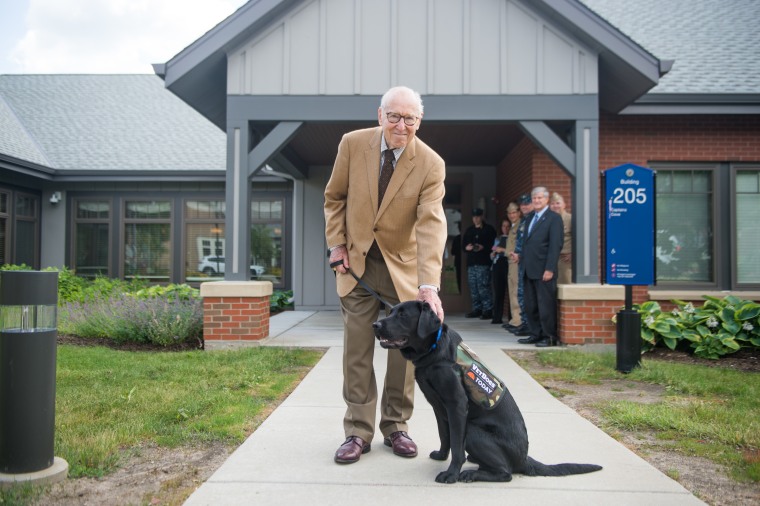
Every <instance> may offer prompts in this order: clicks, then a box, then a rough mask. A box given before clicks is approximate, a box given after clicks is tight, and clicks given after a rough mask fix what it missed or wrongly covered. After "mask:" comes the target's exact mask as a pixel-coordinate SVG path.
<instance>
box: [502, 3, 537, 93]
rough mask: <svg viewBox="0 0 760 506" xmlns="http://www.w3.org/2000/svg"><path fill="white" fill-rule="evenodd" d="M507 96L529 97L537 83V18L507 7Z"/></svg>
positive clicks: (515, 6) (512, 6)
mask: <svg viewBox="0 0 760 506" xmlns="http://www.w3.org/2000/svg"><path fill="white" fill-rule="evenodd" d="M506 67H507V83H506V84H507V86H506V87H507V90H506V92H507V93H514V94H516V95H532V94H534V93H536V92H537V91H536V90H537V84H538V19H537V18H535V17H533V16H532V15H531V14H530V13H528V12H527V11H525V10H523V9H522V8H521V7H519V6H517V5H515V4H513V3H510V4H509V5H507V61H506Z"/></svg>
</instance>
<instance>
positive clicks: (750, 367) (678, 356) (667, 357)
mask: <svg viewBox="0 0 760 506" xmlns="http://www.w3.org/2000/svg"><path fill="white" fill-rule="evenodd" d="M641 358H642V359H643V360H664V361H666V362H677V363H682V364H699V365H704V366H708V367H725V368H727V369H734V370H737V371H745V372H760V349H758V348H742V349H741V350H739V351H737V352H736V353H732V354H730V355H723V356H722V357H721V358H719V359H718V360H710V359H707V358H699V357H697V356H694V355H692V354H691V353H689V352H687V351H681V350H671V349H668V348H655V349H653V350H651V351H648V352H646V353H644V354H643V355H642V356H641Z"/></svg>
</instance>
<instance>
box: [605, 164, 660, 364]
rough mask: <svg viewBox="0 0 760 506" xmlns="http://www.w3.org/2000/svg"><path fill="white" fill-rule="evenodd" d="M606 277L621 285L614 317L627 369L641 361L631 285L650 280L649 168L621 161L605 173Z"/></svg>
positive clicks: (652, 199)
mask: <svg viewBox="0 0 760 506" xmlns="http://www.w3.org/2000/svg"><path fill="white" fill-rule="evenodd" d="M604 190H605V192H604V202H605V206H604V216H605V219H604V230H605V234H604V239H605V240H604V248H605V249H604V259H605V267H604V270H605V280H606V282H607V283H608V284H611V285H625V309H624V310H622V311H620V312H619V313H618V317H617V369H618V370H619V371H622V372H626V373H627V372H630V371H631V369H633V368H634V367H636V366H638V365H639V364H640V359H641V315H640V314H639V313H638V311H634V310H633V309H632V307H633V289H632V286H633V285H651V284H654V203H655V189H654V171H653V170H651V169H647V168H645V167H639V166H638V165H633V164H625V165H620V166H618V167H613V168H611V169H607V170H606V171H604Z"/></svg>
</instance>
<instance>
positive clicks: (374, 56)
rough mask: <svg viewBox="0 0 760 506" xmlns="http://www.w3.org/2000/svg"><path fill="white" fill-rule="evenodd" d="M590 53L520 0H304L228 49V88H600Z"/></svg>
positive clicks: (371, 91) (318, 91)
mask: <svg viewBox="0 0 760 506" xmlns="http://www.w3.org/2000/svg"><path fill="white" fill-rule="evenodd" d="M597 75H598V68H597V54H596V53H595V52H593V51H591V50H590V48H587V47H584V46H583V45H582V44H581V43H579V42H578V41H577V40H575V39H573V38H572V37H571V36H569V35H568V34H566V33H564V32H563V31H561V30H560V29H558V28H557V27H556V26H554V25H553V23H552V22H551V20H550V19H544V18H542V17H541V16H540V15H539V14H537V13H536V12H534V11H533V10H532V9H531V7H530V3H529V2H528V1H527V0H304V1H303V2H301V3H299V4H297V5H296V7H295V8H293V9H291V10H290V11H289V12H288V13H287V14H285V15H283V16H282V17H281V18H280V19H279V20H275V21H273V23H272V25H271V26H270V27H269V28H268V29H265V30H263V31H261V32H259V33H258V34H257V35H256V36H255V37H253V38H252V39H251V40H250V41H249V42H248V43H245V44H242V45H241V46H240V47H239V48H238V49H237V50H233V51H231V52H230V53H229V59H228V80H227V83H228V93H230V94H279V95H288V94H298V95H324V94H328V95H354V94H360V95H377V94H382V93H383V92H384V91H385V90H387V89H388V88H389V87H390V86H393V85H397V84H405V85H407V86H410V87H412V88H415V89H417V90H418V91H420V93H422V94H424V95H461V94H472V95H493V94H500V93H503V94H517V95H533V94H543V93H547V94H586V93H597V88H598V84H597Z"/></svg>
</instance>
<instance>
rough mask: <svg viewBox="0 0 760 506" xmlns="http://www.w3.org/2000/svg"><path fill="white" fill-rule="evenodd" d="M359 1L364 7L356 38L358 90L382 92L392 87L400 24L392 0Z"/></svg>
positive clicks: (361, 10) (371, 92)
mask: <svg viewBox="0 0 760 506" xmlns="http://www.w3.org/2000/svg"><path fill="white" fill-rule="evenodd" d="M323 1H325V0H323ZM357 2H358V5H359V9H360V11H359V23H358V24H357V28H358V30H357V31H355V32H354V37H355V38H354V40H356V41H358V44H357V46H358V50H359V62H358V67H359V77H358V82H357V83H356V84H357V87H356V89H355V93H358V94H360V95H377V94H382V93H384V92H385V90H387V89H388V88H390V87H391V68H392V64H393V63H394V61H392V57H393V56H395V54H394V51H393V46H395V43H394V42H395V36H396V35H397V34H396V30H395V27H396V25H395V23H394V22H393V21H394V20H393V19H391V9H390V6H391V2H378V1H377V0H357ZM327 49H328V51H329V50H330V48H327ZM394 60H395V59H394Z"/></svg>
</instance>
